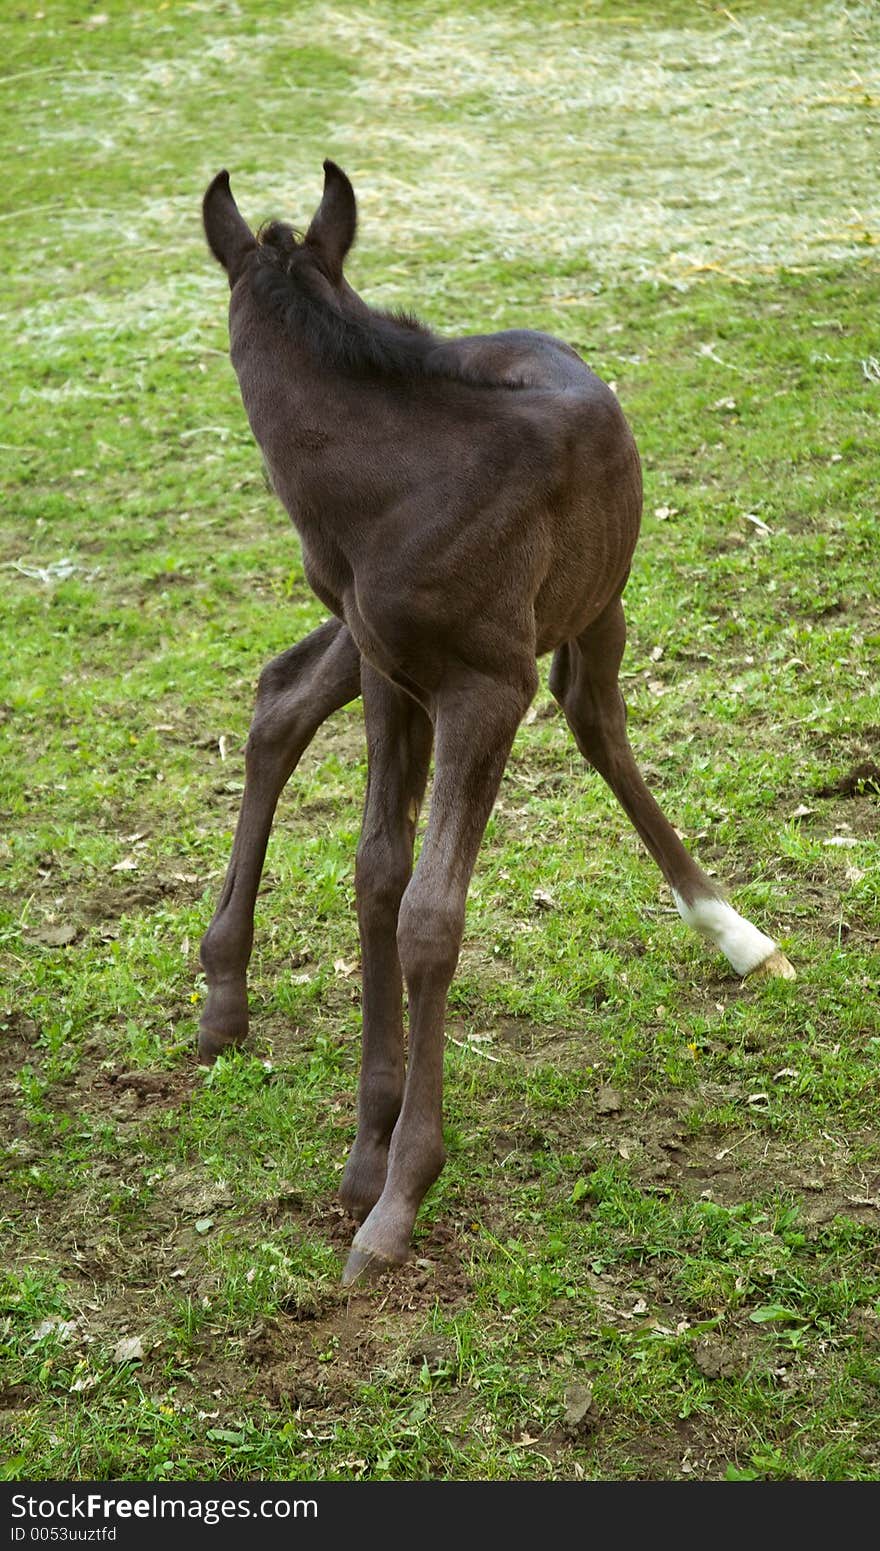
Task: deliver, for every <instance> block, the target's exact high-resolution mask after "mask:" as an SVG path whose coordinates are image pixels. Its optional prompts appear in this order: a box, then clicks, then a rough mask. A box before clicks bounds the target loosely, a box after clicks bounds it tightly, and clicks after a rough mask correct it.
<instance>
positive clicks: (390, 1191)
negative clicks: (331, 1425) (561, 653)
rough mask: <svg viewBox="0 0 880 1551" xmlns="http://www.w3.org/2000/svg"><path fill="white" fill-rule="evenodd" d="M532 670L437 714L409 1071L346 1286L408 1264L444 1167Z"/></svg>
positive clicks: (411, 929) (408, 962)
mask: <svg viewBox="0 0 880 1551" xmlns="http://www.w3.org/2000/svg"><path fill="white" fill-rule="evenodd" d="M536 682H537V681H536V674H535V665H534V660H533V659H532V660H530V661H527V662H525V663H523V664H522V667H521V671H520V673H519V674H518V675H516V676H514V674H513V672H512V673H511V680H510V681H509V682H504V683H499V682H498V680H495V679H488V678H486V677H483V676H481V675H478V674H473V673H471V674H468V675H467V677H466V678H465V679H464V680H463V681H462V682H460V683H459V684H457V685H455V686H454V687H453V686H451V685H450V686H448V687H447V691H446V694H445V696H444V698H443V699H442V700H441V702H440V705H439V707H438V711H437V718H436V729H437V752H436V758H435V766H434V790H433V794H432V798H431V812H430V817H429V820H428V828H427V830H426V832H425V839H424V842H423V845H422V850H421V854H420V856H419V861H418V865H417V867H416V870H415V873H414V875H413V878H412V880H411V882H410V884H409V886H408V888H407V890H406V893H405V894H404V896H403V900H402V903H401V907H400V915H399V919H398V926H397V946H398V951H399V954H400V963H401V966H402V969H403V974H404V977H405V979H406V984H407V990H408V992H409V1025H410V1028H409V1066H408V1070H407V1076H406V1086H405V1089H404V1096H403V1106H402V1108H401V1111H400V1117H399V1119H398V1121H397V1124H396V1126H395V1128H394V1133H393V1135H392V1138H391V1147H390V1149H389V1154H388V1174H387V1177H386V1180H385V1187H384V1189H383V1191H382V1194H381V1196H380V1197H379V1200H378V1201H377V1202H376V1205H375V1206H374V1207H373V1210H372V1211H371V1212H370V1215H369V1216H368V1217H367V1219H366V1221H365V1222H364V1223H363V1225H362V1226H361V1228H360V1229H359V1230H358V1232H357V1234H356V1235H355V1239H354V1243H353V1245H352V1249H351V1253H350V1255H349V1257H348V1261H347V1264H346V1267H345V1271H344V1273H343V1278H342V1279H343V1283H344V1284H346V1285H348V1284H350V1283H351V1282H353V1281H355V1280H356V1278H357V1277H358V1276H360V1275H361V1273H362V1272H363V1271H364V1270H366V1268H367V1266H369V1265H370V1264H371V1263H374V1264H377V1265H379V1266H381V1265H398V1264H400V1262H401V1261H403V1260H405V1259H406V1256H407V1252H408V1250H409V1242H410V1235H411V1234H412V1229H413V1224H414V1223H415V1219H416V1213H417V1212H418V1209H419V1206H420V1205H421V1202H422V1199H423V1197H424V1196H425V1194H426V1192H427V1191H428V1189H429V1188H430V1186H431V1185H432V1184H433V1183H434V1180H435V1179H436V1178H437V1176H438V1174H439V1173H440V1170H441V1169H442V1167H443V1163H444V1159H445V1151H444V1147H443V1115H442V1104H443V1045H444V1018H445V1012H446V993H447V991H448V989H449V984H450V981H451V980H452V976H453V974H454V973H455V966H456V964H457V962H458V951H459V947H460V945H461V936H462V930H463V927H464V913H465V901H466V898H467V891H468V884H469V883H470V878H471V873H472V872H473V867H474V862H475V861H476V857H477V851H478V850H479V846H480V841H481V840H482V837H483V831H484V829H485V827H486V821H487V820H488V817H489V814H490V812H491V810H492V804H493V802H494V801H495V795H496V793H497V791H498V784H499V782H500V780H501V775H502V772H503V770H504V765H505V763H506V760H507V756H508V754H509V752H510V745H511V743H512V742H513V738H514V734H515V732H516V729H517V727H518V725H519V722H520V720H521V718H522V716H523V714H524V712H525V710H526V708H527V706H528V704H529V701H530V700H531V698H532V696H533V694H534V692H535V687H536Z"/></svg>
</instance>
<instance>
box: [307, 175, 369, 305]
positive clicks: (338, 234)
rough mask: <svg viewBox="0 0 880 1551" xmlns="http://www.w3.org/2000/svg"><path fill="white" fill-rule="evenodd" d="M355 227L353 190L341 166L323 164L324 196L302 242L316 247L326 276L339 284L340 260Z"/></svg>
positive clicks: (355, 216) (344, 253)
mask: <svg viewBox="0 0 880 1551" xmlns="http://www.w3.org/2000/svg"><path fill="white" fill-rule="evenodd" d="M356 230H357V203H356V201H355V197H354V189H353V188H352V186H351V184H350V183H349V181H348V178H347V177H346V176H345V173H344V172H343V170H342V168H341V167H337V165H336V163H335V162H331V161H326V162H325V163H324V197H323V199H322V200H321V203H320V204H319V206H318V208H317V210H316V211H315V214H314V216H313V218H312V224H311V226H310V227H309V229H308V231H307V232H306V235H305V240H306V242H307V243H308V244H309V245H310V247H313V248H315V249H317V251H318V253H319V254H320V256H321V258H322V259H323V261H324V264H325V265H326V267H327V272H328V274H329V276H330V279H331V280H333V281H334V282H335V283H337V284H338V283H339V281H340V280H341V279H342V261H343V259H344V258H345V255H346V253H347V252H348V250H349V248H350V247H351V245H352V243H353V242H354V234H355V232H356Z"/></svg>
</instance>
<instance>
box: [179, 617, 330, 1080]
mask: <svg viewBox="0 0 880 1551" xmlns="http://www.w3.org/2000/svg"><path fill="white" fill-rule="evenodd" d="M359 694H360V653H359V651H358V649H357V647H356V646H355V644H354V641H353V640H352V638H351V636H350V635H349V633H348V631H347V629H346V628H345V626H344V625H343V624H341V623H340V622H339V620H337V619H333V620H329V621H328V622H327V623H326V624H324V625H320V626H319V627H318V629H317V630H313V631H312V633H311V635H309V636H306V638H305V640H304V641H300V643H299V645H298V646H293V647H291V648H290V650H289V651H287V652H282V654H281V656H280V657H276V658H274V659H273V661H272V662H270V663H269V665H268V666H267V667H266V668H264V670H263V672H262V674H261V675H260V684H259V689H258V691H257V703H256V708H255V711H254V718H253V721H252V723H251V729H250V733H249V735H248V740H247V749H246V755H245V789H244V796H243V797H242V800H241V810H240V812H239V816H238V825H237V827H236V831H235V841H234V843H233V847H232V856H231V857H230V860H229V867H228V869H227V873H226V881H225V883H224V884H223V889H222V892H221V894H220V899H219V901H218V904H217V909H216V910H215V912H214V918H213V920H212V922H211V924H210V926H209V927H208V930H207V932H206V933H205V935H204V937H203V938H202V946H201V960H202V967H203V968H204V971H205V974H206V975H207V978H208V997H207V1001H206V1002H205V1007H204V1011H203V1013H202V1018H201V1024H200V1027H199V1056H200V1058H201V1060H202V1061H203V1062H210V1061H213V1060H214V1058H215V1056H217V1055H219V1054H220V1051H221V1050H223V1049H225V1047H226V1046H227V1045H238V1044H240V1043H241V1041H242V1040H243V1039H244V1037H245V1035H246V1034H247V1027H248V1004H247V966H248V960H249V958H250V955H251V948H252V946H253V940H254V904H255V902H256V897H257V888H258V886H259V882H260V874H261V872H262V870H263V861H264V858H265V855H266V846H267V844H268V840H269V832H270V830H271V828H272V820H273V818H274V815H275V807H276V804H277V802H278V798H279V797H280V795H281V792H282V790H283V789H284V786H285V783H286V782H287V781H288V779H289V778H290V776H291V775H292V774H293V771H294V770H295V768H296V766H297V764H298V763H299V760H300V758H301V756H302V754H303V752H304V750H305V749H306V748H307V747H308V745H309V743H310V742H311V740H312V738H313V737H314V735H315V733H316V732H317V730H318V728H319V727H320V725H321V723H322V722H323V721H326V719H327V717H328V716H330V714H331V713H332V712H333V711H337V710H338V709H339V707H340V706H344V705H347V704H348V702H349V700H355V699H356V698H357V696H358V695H359Z"/></svg>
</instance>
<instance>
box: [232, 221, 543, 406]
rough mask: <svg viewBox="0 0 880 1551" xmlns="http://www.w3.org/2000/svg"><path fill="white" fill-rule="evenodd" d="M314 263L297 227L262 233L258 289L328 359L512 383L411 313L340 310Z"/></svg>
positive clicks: (392, 372) (397, 374) (268, 306)
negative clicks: (478, 365)
mask: <svg viewBox="0 0 880 1551" xmlns="http://www.w3.org/2000/svg"><path fill="white" fill-rule="evenodd" d="M312 263H313V260H312V258H311V256H310V254H309V251H308V249H307V248H306V246H305V244H304V243H303V242H302V240H301V239H300V238H298V237H297V235H296V233H295V232H294V231H293V229H292V228H291V227H290V226H287V225H285V224H284V223H283V222H281V221H272V222H270V223H269V224H268V225H267V226H264V227H263V228H262V229H261V230H260V232H259V234H258V247H257V253H256V261H255V263H254V265H253V267H252V269H251V279H250V284H251V291H252V293H253V295H254V297H255V298H256V300H257V302H258V303H259V304H260V306H261V307H263V308H264V309H265V310H266V311H267V312H271V313H273V314H274V315H275V316H276V317H277V318H279V319H280V321H281V323H282V324H283V326H284V327H285V329H287V330H288V332H289V333H291V334H292V335H294V336H295V338H296V339H297V341H299V342H301V343H303V344H304V345H305V346H306V348H307V349H308V350H310V351H311V352H312V353H313V354H314V355H315V356H316V357H318V358H319V359H320V360H321V361H323V362H325V363H326V364H327V365H328V366H331V367H335V368H337V369H338V370H339V371H343V372H347V373H351V374H352V375H357V376H380V377H385V378H388V377H391V378H398V379H400V378H402V379H410V380H411V379H414V378H422V379H424V378H438V377H439V378H446V379H452V380H454V381H458V382H463V383H467V384H468V385H469V386H471V387H483V388H489V387H491V388H511V387H515V386H519V385H518V384H515V383H511V382H509V381H499V380H498V378H497V377H496V378H491V377H489V376H488V375H487V374H486V373H485V372H481V371H479V370H478V369H475V368H470V367H469V365H468V364H467V363H466V362H463V361H462V360H460V359H458V358H457V357H456V354H455V351H454V349H453V348H452V347H451V345H450V342H449V341H447V340H444V339H441V338H440V337H439V335H437V334H434V333H432V331H431V330H430V329H429V328H426V327H425V325H424V324H423V323H420V322H419V320H418V318H415V317H413V316H412V315H411V314H410V313H405V312H378V311H375V310H374V309H372V308H369V309H367V310H366V311H365V312H364V313H346V312H341V311H340V310H338V309H337V308H336V307H334V306H332V305H331V303H329V302H328V301H326V300H325V299H324V297H322V296H320V295H319V294H318V292H317V290H316V289H315V288H314V287H313V285H312V284H311V279H310V274H309V271H310V269H311V266H312Z"/></svg>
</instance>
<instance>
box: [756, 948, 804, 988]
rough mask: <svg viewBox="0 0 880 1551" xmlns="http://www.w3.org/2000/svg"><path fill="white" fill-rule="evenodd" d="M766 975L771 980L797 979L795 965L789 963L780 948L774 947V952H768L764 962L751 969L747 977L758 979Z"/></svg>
mask: <svg viewBox="0 0 880 1551" xmlns="http://www.w3.org/2000/svg"><path fill="white" fill-rule="evenodd" d="M765 976H766V977H767V979H769V980H796V979H797V975H796V973H795V968H794V965H793V964H789V962H788V959H787V958H786V957H785V954H784V953H783V952H782V951H781V950H780V949H779V948H774V949H773V952H772V953H770V954H768V956H767V958H766V959H765V960H764V962H763V963H762V964H758V965H756V966H755V968H754V969H752V970H749V973H748V975H747V977H746V978H747V979H748V980H758V979H763V978H764V977H765Z"/></svg>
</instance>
